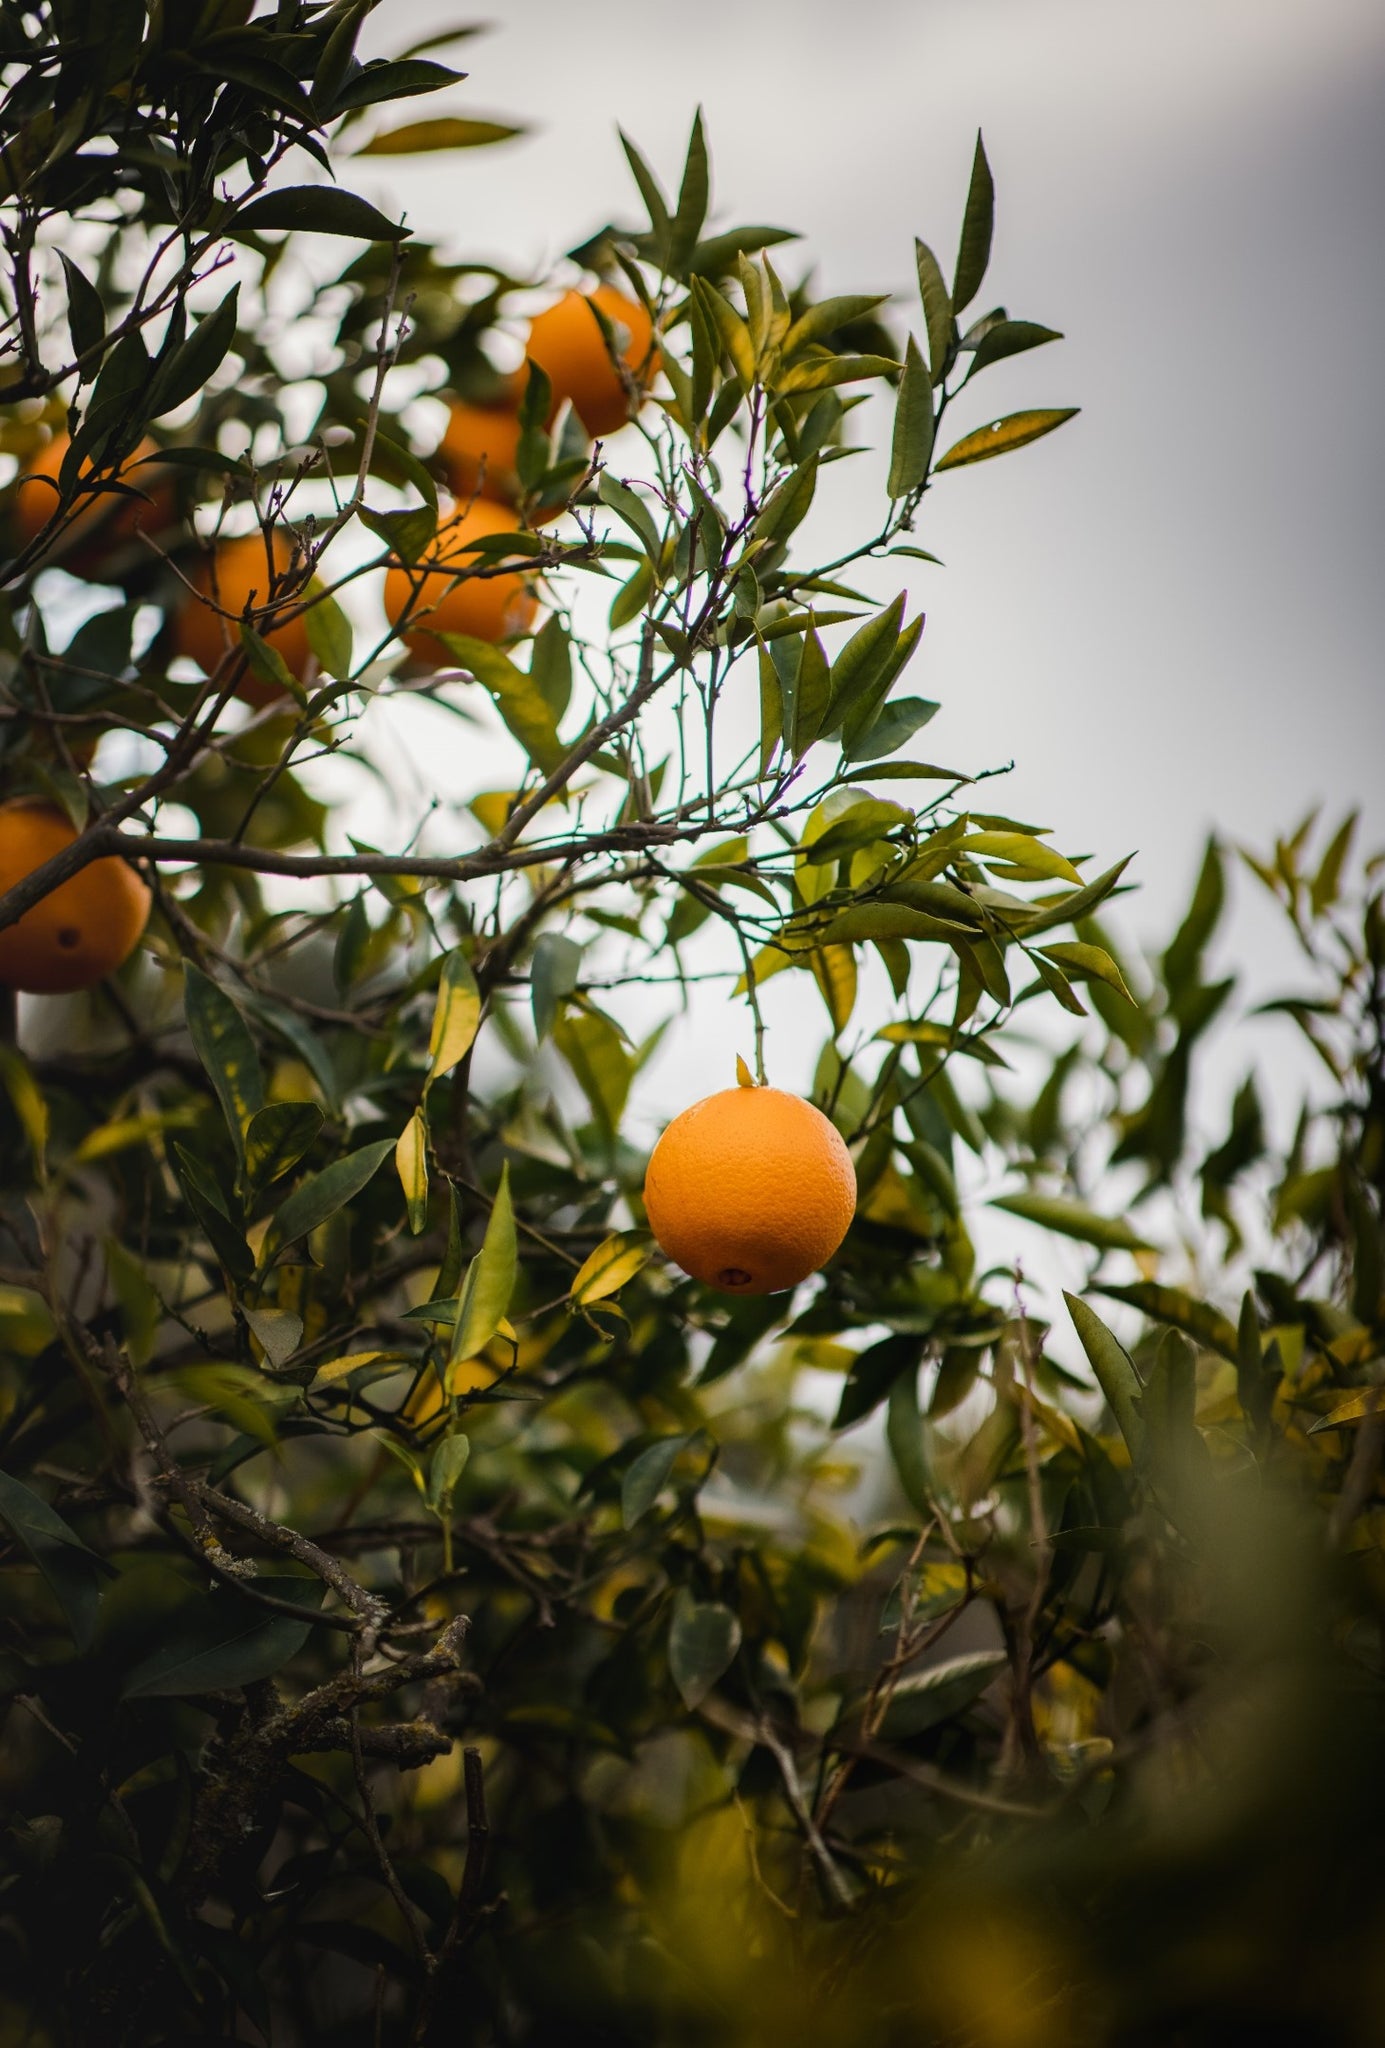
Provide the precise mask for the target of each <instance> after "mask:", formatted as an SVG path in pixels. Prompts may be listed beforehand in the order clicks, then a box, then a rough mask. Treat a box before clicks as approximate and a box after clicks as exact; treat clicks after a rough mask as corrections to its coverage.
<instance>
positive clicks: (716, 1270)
mask: <svg viewBox="0 0 1385 2048" xmlns="http://www.w3.org/2000/svg"><path fill="white" fill-rule="evenodd" d="M644 1205H645V1209H646V1210H647V1212H648V1215H649V1227H650V1229H651V1230H652V1231H653V1232H654V1235H655V1237H657V1238H658V1240H659V1243H660V1245H661V1246H662V1248H663V1250H664V1251H665V1252H666V1253H667V1254H668V1256H669V1258H671V1259H672V1260H673V1262H674V1264H675V1265H678V1266H681V1267H682V1268H683V1271H684V1272H685V1273H691V1274H692V1276H693V1278H694V1279H695V1280H705V1281H706V1282H707V1284H708V1286H710V1287H720V1288H723V1289H724V1290H725V1291H726V1292H727V1293H729V1294H776V1293H778V1291H779V1289H780V1288H782V1287H796V1286H797V1284H798V1282H799V1281H800V1280H806V1279H807V1277H808V1275H809V1274H810V1273H815V1272H816V1271H817V1269H818V1267H819V1266H821V1265H822V1264H823V1263H824V1261H826V1260H827V1259H830V1258H831V1256H832V1254H833V1252H834V1251H835V1250H836V1249H837V1246H838V1245H839V1244H840V1243H841V1241H842V1239H843V1238H844V1237H845V1236H846V1233H847V1230H848V1228H849V1227H850V1224H851V1219H852V1216H853V1215H854V1214H855V1211H856V1170H855V1168H854V1167H853V1166H852V1163H851V1154H850V1153H849V1152H848V1151H847V1149H846V1146H845V1144H844V1143H843V1142H842V1138H841V1135H840V1133H839V1132H838V1131H837V1129H836V1126H835V1125H833V1124H830V1123H829V1122H828V1120H827V1118H826V1117H825V1116H824V1115H823V1114H822V1111H821V1110H819V1109H814V1107H813V1105H812V1103H811V1102H804V1101H803V1099H802V1097H801V1096H798V1095H786V1094H784V1093H783V1091H782V1090H781V1089H778V1088H725V1089H723V1090H722V1091H721V1093H720V1094H719V1095H709V1096H707V1097H706V1099H705V1100H704V1101H702V1102H695V1103H694V1104H693V1106H692V1108H691V1109H685V1110H684V1111H683V1114H682V1115H681V1116H676V1117H675V1118H674V1119H673V1122H672V1123H671V1124H670V1125H669V1127H668V1129H667V1130H666V1131H665V1132H664V1135H663V1136H662V1138H660V1140H659V1142H658V1144H657V1145H656V1146H655V1147H654V1150H653V1152H652V1153H651V1155H650V1160H649V1171H648V1173H647V1175H646V1177H645V1183H644Z"/></svg>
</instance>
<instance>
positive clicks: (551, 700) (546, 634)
mask: <svg viewBox="0 0 1385 2048" xmlns="http://www.w3.org/2000/svg"><path fill="white" fill-rule="evenodd" d="M529 675H530V678H531V680H532V681H533V682H534V683H535V684H536V686H537V688H538V692H539V695H540V696H541V697H542V698H543V701H544V703H545V704H546V705H547V706H548V709H549V711H550V713H551V714H552V717H553V723H554V725H555V726H556V725H559V724H561V722H562V717H563V713H564V712H565V711H566V710H567V707H568V703H569V701H570V700H571V697H572V643H571V641H570V640H569V638H568V633H567V628H566V627H565V626H564V624H563V622H562V620H561V619H560V618H559V617H558V614H557V613H556V612H554V614H553V616H552V617H551V618H549V619H545V621H544V623H543V625H542V627H541V628H540V629H539V632H538V634H537V635H536V637H535V640H534V651H533V653H532V655H531V656H530V658H529Z"/></svg>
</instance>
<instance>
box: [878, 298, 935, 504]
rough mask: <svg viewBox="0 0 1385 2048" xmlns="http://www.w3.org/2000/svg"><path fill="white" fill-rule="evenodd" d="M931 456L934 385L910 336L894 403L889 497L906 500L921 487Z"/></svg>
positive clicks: (926, 366)
mask: <svg viewBox="0 0 1385 2048" xmlns="http://www.w3.org/2000/svg"><path fill="white" fill-rule="evenodd" d="M932 453H933V381H932V378H931V377H930V376H929V372H928V365H927V364H926V363H925V362H924V360H923V357H922V355H921V354H920V353H919V345H918V343H917V342H916V341H915V340H914V337H913V335H912V334H911V335H910V336H909V345H908V348H907V349H906V350H905V352H904V375H903V376H902V377H901V378H900V380H899V395H898V397H897V398H896V400H895V409H894V436H893V439H892V440H891V443H890V474H889V479H888V481H887V483H886V485H885V489H886V490H887V492H888V493H889V495H890V497H892V498H907V497H908V496H909V495H910V493H911V492H913V491H916V490H918V489H919V488H920V487H921V486H922V484H923V481H924V479H925V477H926V476H927V475H928V462H929V458H930V456H931V455H932Z"/></svg>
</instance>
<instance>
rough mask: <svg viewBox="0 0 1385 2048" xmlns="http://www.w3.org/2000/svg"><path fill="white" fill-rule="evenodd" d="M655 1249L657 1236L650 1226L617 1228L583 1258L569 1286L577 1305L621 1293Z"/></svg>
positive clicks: (570, 1293) (569, 1294)
mask: <svg viewBox="0 0 1385 2048" xmlns="http://www.w3.org/2000/svg"><path fill="white" fill-rule="evenodd" d="M653 1251H654V1239H653V1237H652V1236H651V1234H650V1232H649V1231H647V1230H617V1231H613V1232H612V1234H611V1235H610V1237H608V1238H604V1239H603V1240H602V1242H601V1243H600V1244H599V1245H598V1246H597V1248H596V1250H595V1251H594V1252H591V1253H590V1254H589V1255H588V1256H587V1258H586V1259H584V1260H583V1262H582V1264H581V1266H580V1267H579V1268H578V1271H577V1272H576V1274H575V1275H574V1277H573V1281H572V1285H571V1287H570V1288H569V1289H568V1299H569V1300H570V1301H571V1303H572V1305H573V1307H574V1308H586V1307H587V1305H588V1304H589V1303H590V1302H593V1301H605V1300H607V1299H608V1297H609V1296H611V1295H612V1294H617V1293H619V1291H620V1289H621V1288H622V1287H624V1285H625V1283H626V1281H627V1280H633V1279H634V1277H635V1275H636V1274H637V1273H638V1272H640V1271H641V1270H642V1268H643V1267H645V1266H647V1265H648V1263H649V1261H650V1258H651V1256H652V1255H653Z"/></svg>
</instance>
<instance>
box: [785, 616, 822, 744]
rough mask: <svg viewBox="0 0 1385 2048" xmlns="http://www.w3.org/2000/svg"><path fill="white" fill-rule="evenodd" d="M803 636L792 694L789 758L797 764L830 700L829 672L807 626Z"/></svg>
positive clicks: (820, 726) (811, 628)
mask: <svg viewBox="0 0 1385 2048" xmlns="http://www.w3.org/2000/svg"><path fill="white" fill-rule="evenodd" d="M808 616H809V620H810V625H809V630H808V631H807V632H806V633H805V634H804V636H803V645H802V648H801V649H800V652H799V658H798V674H797V678H796V680H795V682H794V692H793V758H794V760H795V761H799V760H801V759H802V758H803V756H804V754H806V753H807V751H808V749H809V747H811V746H812V744H813V742H814V740H815V739H816V738H817V736H818V733H819V732H820V730H821V728H822V721H823V719H824V718H825V717H826V715H827V706H828V703H829V702H830V700H831V696H832V671H831V668H830V666H829V664H828V660H827V654H826V650H825V649H824V647H823V644H822V642H821V640H820V639H819V638H818V636H817V632H816V630H815V628H814V627H813V625H812V624H811V620H812V613H811V612H810V613H809V615H808Z"/></svg>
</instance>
